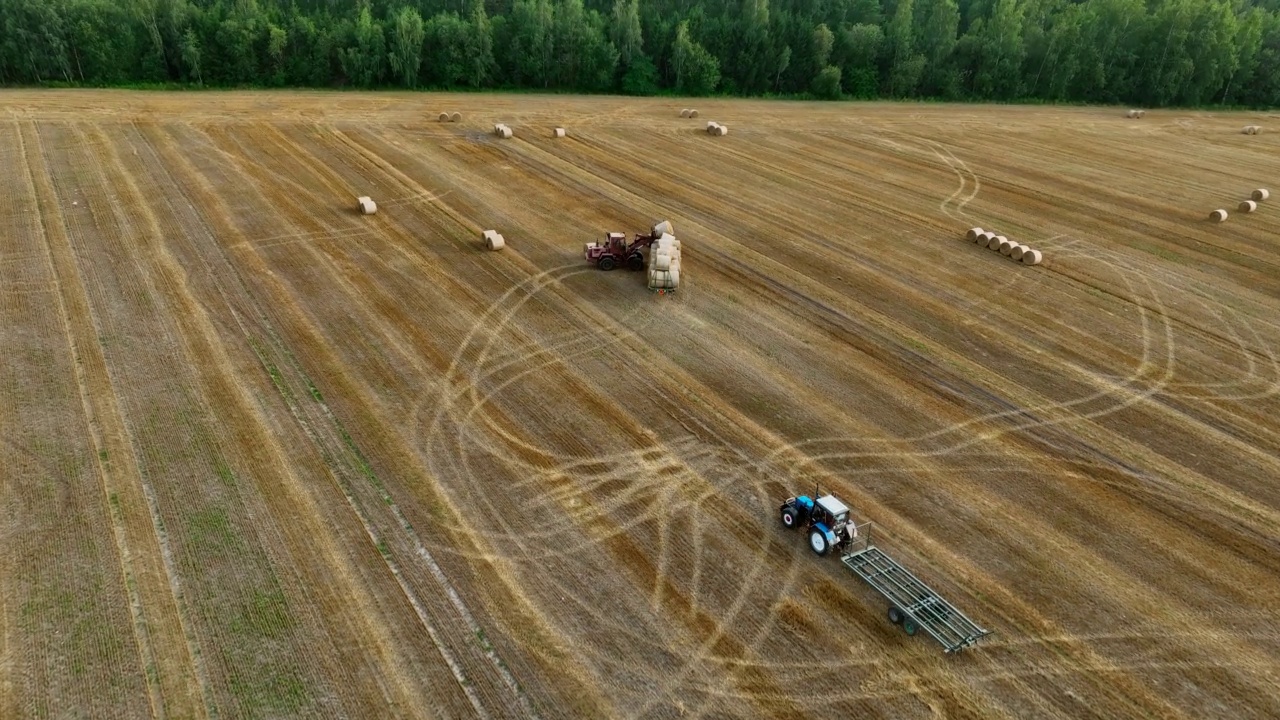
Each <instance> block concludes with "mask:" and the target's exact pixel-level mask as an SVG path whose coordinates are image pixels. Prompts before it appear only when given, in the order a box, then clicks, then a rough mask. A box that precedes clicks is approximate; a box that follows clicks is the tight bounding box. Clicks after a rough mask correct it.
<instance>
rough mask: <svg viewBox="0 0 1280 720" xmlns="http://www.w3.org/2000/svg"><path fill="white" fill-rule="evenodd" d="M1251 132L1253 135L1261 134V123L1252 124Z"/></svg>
mask: <svg viewBox="0 0 1280 720" xmlns="http://www.w3.org/2000/svg"><path fill="white" fill-rule="evenodd" d="M1253 134H1254V135H1261V134H1262V126H1261V125H1254V126H1253Z"/></svg>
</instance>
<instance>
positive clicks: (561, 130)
mask: <svg viewBox="0 0 1280 720" xmlns="http://www.w3.org/2000/svg"><path fill="white" fill-rule="evenodd" d="M555 136H556V137H558V138H562V137H564V128H556V132H555Z"/></svg>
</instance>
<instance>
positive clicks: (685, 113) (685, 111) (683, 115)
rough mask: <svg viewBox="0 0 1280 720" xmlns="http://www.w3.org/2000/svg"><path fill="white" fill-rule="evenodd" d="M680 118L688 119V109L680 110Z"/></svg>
mask: <svg viewBox="0 0 1280 720" xmlns="http://www.w3.org/2000/svg"><path fill="white" fill-rule="evenodd" d="M680 117H682V118H687V117H689V108H684V109H683V110H681V111H680Z"/></svg>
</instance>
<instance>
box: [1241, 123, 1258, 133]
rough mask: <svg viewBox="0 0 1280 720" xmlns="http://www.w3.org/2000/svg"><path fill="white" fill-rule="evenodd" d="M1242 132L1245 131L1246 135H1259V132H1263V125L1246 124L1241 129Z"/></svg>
mask: <svg viewBox="0 0 1280 720" xmlns="http://www.w3.org/2000/svg"><path fill="white" fill-rule="evenodd" d="M1241 132H1243V133H1244V134H1245V135H1257V134H1258V133H1260V132H1262V126H1261V125H1245V126H1244V130H1241Z"/></svg>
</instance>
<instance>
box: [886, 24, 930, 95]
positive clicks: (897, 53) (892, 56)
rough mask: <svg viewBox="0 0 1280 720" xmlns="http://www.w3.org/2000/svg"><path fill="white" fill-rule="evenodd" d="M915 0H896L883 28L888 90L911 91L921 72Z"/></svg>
mask: <svg viewBox="0 0 1280 720" xmlns="http://www.w3.org/2000/svg"><path fill="white" fill-rule="evenodd" d="M914 16H915V0H898V2H897V7H896V8H895V9H894V11H893V18H892V19H891V20H890V21H889V26H888V28H887V29H886V31H885V39H886V41H887V43H888V50H889V94H890V95H892V96H894V97H904V96H910V95H914V94H915V91H916V87H917V86H918V85H919V84H920V76H921V75H922V74H923V73H924V62H925V61H924V56H923V55H920V54H919V53H917V52H916V51H915V28H914Z"/></svg>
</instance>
